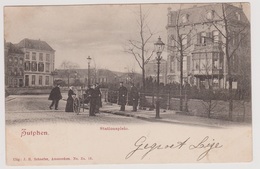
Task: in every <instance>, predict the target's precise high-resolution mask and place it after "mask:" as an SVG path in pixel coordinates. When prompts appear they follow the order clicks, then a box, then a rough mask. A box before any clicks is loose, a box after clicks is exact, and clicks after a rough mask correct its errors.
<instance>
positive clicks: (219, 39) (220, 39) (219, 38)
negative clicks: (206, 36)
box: [218, 32, 222, 42]
mask: <svg viewBox="0 0 260 169" xmlns="http://www.w3.org/2000/svg"><path fill="white" fill-rule="evenodd" d="M218 41H219V42H222V35H221V33H220V32H219V34H218Z"/></svg>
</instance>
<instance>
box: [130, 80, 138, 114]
mask: <svg viewBox="0 0 260 169" xmlns="http://www.w3.org/2000/svg"><path fill="white" fill-rule="evenodd" d="M130 96H131V99H132V103H133V112H136V111H137V106H138V99H139V93H138V89H137V87H135V85H134V83H132V84H131V90H130Z"/></svg>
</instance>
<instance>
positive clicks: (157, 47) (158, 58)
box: [154, 36, 165, 118]
mask: <svg viewBox="0 0 260 169" xmlns="http://www.w3.org/2000/svg"><path fill="white" fill-rule="evenodd" d="M164 46H165V44H164V43H163V42H162V40H161V37H160V36H159V38H158V41H157V42H155V43H154V47H155V52H156V54H157V56H156V58H155V59H156V61H157V66H158V69H157V93H156V116H155V118H160V100H159V87H160V63H161V60H162V56H161V54H162V52H163V49H164Z"/></svg>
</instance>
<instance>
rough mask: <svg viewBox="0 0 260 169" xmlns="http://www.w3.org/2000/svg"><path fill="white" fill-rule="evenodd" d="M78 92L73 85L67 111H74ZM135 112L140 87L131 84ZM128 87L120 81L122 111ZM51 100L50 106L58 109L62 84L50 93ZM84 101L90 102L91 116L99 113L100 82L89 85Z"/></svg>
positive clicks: (119, 92) (119, 97)
mask: <svg viewBox="0 0 260 169" xmlns="http://www.w3.org/2000/svg"><path fill="white" fill-rule="evenodd" d="M77 94H78V93H77V92H75V90H74V87H73V86H71V87H70V88H69V91H68V98H67V104H66V108H65V111H66V112H73V111H74V110H73V102H74V98H73V97H75V96H76V95H77ZM129 94H130V96H129V98H131V101H132V104H133V110H132V111H134V112H136V111H137V106H138V100H139V92H138V89H137V88H136V87H135V85H134V84H132V85H131V89H130V92H129ZM127 97H128V96H127V88H126V87H125V86H124V85H123V82H120V87H119V89H118V104H119V105H120V106H121V107H120V111H125V105H126V103H127ZM48 99H49V100H52V103H51V105H50V106H49V108H50V109H52V107H53V106H55V110H58V105H59V100H61V99H62V96H61V92H60V85H59V84H58V85H56V86H55V87H54V88H53V89H52V91H51V93H50V95H49V98H48ZM83 101H84V103H89V116H95V114H96V113H99V108H100V107H102V101H101V91H100V87H99V84H98V83H96V84H93V85H91V86H89V88H88V89H87V90H86V91H85V94H84V100H83Z"/></svg>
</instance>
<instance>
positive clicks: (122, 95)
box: [118, 82, 127, 111]
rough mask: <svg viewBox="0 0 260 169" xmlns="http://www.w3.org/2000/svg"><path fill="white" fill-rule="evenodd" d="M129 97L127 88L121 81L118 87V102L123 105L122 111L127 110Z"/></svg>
mask: <svg viewBox="0 0 260 169" xmlns="http://www.w3.org/2000/svg"><path fill="white" fill-rule="evenodd" d="M126 97H127V89H126V87H125V86H124V85H123V82H120V87H119V89H118V104H119V105H121V108H120V111H125V105H126Z"/></svg>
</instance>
